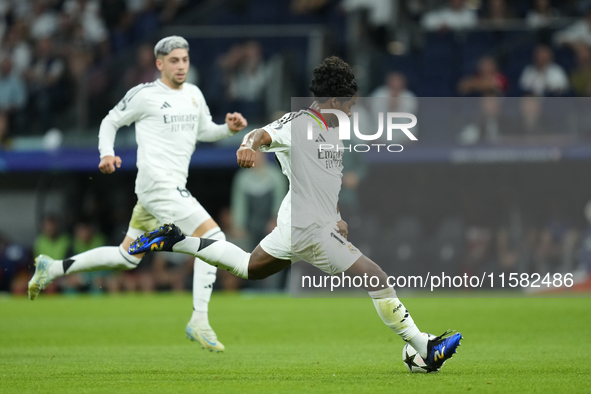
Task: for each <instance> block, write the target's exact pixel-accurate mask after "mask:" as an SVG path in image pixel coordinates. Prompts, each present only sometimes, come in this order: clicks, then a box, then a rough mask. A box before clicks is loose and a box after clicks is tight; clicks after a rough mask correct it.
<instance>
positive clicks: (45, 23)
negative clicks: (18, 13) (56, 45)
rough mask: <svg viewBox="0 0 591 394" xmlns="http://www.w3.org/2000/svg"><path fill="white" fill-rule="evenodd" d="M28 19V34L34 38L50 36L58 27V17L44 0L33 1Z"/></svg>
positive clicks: (39, 38)
mask: <svg viewBox="0 0 591 394" xmlns="http://www.w3.org/2000/svg"><path fill="white" fill-rule="evenodd" d="M32 5H33V7H32V12H31V15H30V19H29V21H28V22H29V26H30V27H29V34H30V36H31V38H32V39H34V40H41V39H45V38H50V37H51V36H52V35H53V34H54V33H55V32H56V31H57V28H58V24H59V17H58V14H57V13H56V12H54V11H53V10H52V9H51V8H50V7H49V4H48V3H47V2H45V1H33V2H32Z"/></svg>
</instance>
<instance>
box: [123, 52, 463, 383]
mask: <svg viewBox="0 0 591 394" xmlns="http://www.w3.org/2000/svg"><path fill="white" fill-rule="evenodd" d="M309 89H310V91H311V92H312V93H313V94H314V101H313V103H312V105H311V106H310V108H307V109H304V110H301V111H298V112H290V113H287V114H285V115H284V116H283V117H282V118H281V119H279V120H277V121H275V122H273V123H271V124H269V125H267V126H265V127H263V128H261V129H257V130H253V131H251V132H250V133H248V134H247V135H246V136H245V137H244V139H243V141H242V145H241V146H240V148H239V149H238V151H237V157H238V164H239V165H240V166H241V167H243V168H251V167H253V166H254V159H255V152H256V150H260V151H262V152H275V155H276V159H277V161H278V163H279V164H280V166H281V170H282V171H283V174H285V176H286V177H287V178H288V180H289V183H290V190H289V192H288V193H287V195H286V196H285V198H284V200H283V202H282V204H281V207H280V208H279V213H278V218H277V227H275V229H274V230H273V231H272V232H271V233H270V234H269V235H267V236H266V237H265V238H264V239H263V240H262V241H261V243H260V244H259V245H258V246H257V247H256V248H255V250H254V251H253V252H252V253H246V252H244V251H243V250H241V249H240V248H238V247H237V246H235V245H233V244H231V243H229V242H225V241H216V240H210V239H206V238H194V237H184V236H183V235H182V233H181V232H180V231H179V230H178V228H177V227H176V226H175V225H174V224H172V225H165V226H163V227H161V228H160V229H159V230H157V231H154V232H152V233H149V234H145V235H143V236H140V237H139V238H138V239H137V240H136V241H135V242H134V243H133V244H132V245H131V247H130V250H129V252H130V253H131V254H135V253H148V252H149V251H150V250H152V249H153V248H156V249H157V250H169V251H174V252H180V253H186V254H191V255H194V256H196V257H199V258H201V259H202V260H203V261H205V262H207V263H209V264H212V265H215V266H216V267H220V268H224V269H227V270H229V271H231V272H232V273H234V274H235V275H237V276H240V277H242V278H246V279H263V278H266V277H268V276H270V275H272V274H274V273H276V272H279V271H281V270H283V269H284V268H286V267H288V266H289V265H290V264H291V263H292V262H293V261H300V260H304V261H307V262H308V263H310V264H312V265H313V266H315V267H317V268H319V269H321V270H323V271H324V272H326V273H329V274H331V275H336V274H340V273H343V272H345V273H346V274H347V275H349V276H360V277H364V276H365V275H367V276H368V277H376V278H378V282H377V284H376V283H374V282H373V281H369V283H365V284H366V285H367V287H366V290H367V291H368V293H369V295H370V297H371V298H372V299H373V303H374V305H375V307H376V310H377V312H378V314H379V315H380V317H381V318H382V320H383V321H384V323H385V324H386V325H387V326H388V327H390V328H391V329H392V330H393V331H394V332H395V333H396V334H398V335H399V336H400V337H401V338H402V339H403V340H404V341H406V342H408V343H410V344H411V346H412V347H413V348H415V349H416V350H417V351H418V352H419V354H420V355H421V357H423V359H424V360H425V363H426V364H427V367H428V369H429V370H431V371H436V370H439V368H441V366H442V365H443V363H444V362H445V360H447V359H449V358H450V357H451V356H452V355H453V354H454V353H455V351H456V348H457V347H458V346H459V344H460V339H461V338H462V336H461V334H459V333H456V334H453V335H451V336H447V337H446V335H447V334H448V333H447V332H446V333H444V334H443V335H441V336H439V337H436V338H434V339H431V340H430V339H428V337H427V336H426V335H423V334H422V333H421V332H420V331H419V329H418V328H417V326H416V324H415V323H414V321H413V319H412V317H411V316H410V314H409V312H408V311H407V309H406V308H405V307H404V305H403V304H402V303H401V302H400V300H399V299H398V298H397V296H396V292H395V290H394V288H392V287H391V286H389V284H388V276H387V275H386V273H385V272H384V271H383V270H382V269H381V268H380V267H379V266H378V265H377V264H376V263H374V262H373V261H372V260H370V259H369V258H368V257H367V256H365V255H363V254H362V253H361V251H359V249H357V248H356V247H355V246H353V245H352V244H351V243H350V242H349V241H347V223H345V221H343V220H342V218H341V216H340V214H339V211H338V206H337V203H338V195H339V191H340V188H341V177H342V170H343V166H342V155H343V152H344V149H343V144H342V141H341V140H340V139H339V135H338V131H337V130H336V129H334V128H335V127H337V126H338V117H337V115H336V114H335V113H334V111H335V110H337V111H342V112H344V113H345V114H347V116H349V117H350V116H351V108H352V107H353V106H354V105H355V102H356V100H357V90H358V87H357V83H356V82H355V75H354V74H353V70H352V69H351V67H350V66H349V65H348V64H347V63H345V62H344V61H343V60H341V59H340V58H338V57H336V56H332V57H329V58H327V59H325V60H324V61H323V62H322V64H320V65H319V66H318V67H316V68H315V69H314V79H313V80H312V82H311V83H310V87H309ZM311 113H313V114H315V115H316V116H317V117H318V118H320V119H322V122H318V123H315V122H309V117H308V116H307V115H310V114H311ZM323 115H324V116H323ZM320 143H324V144H327V145H328V144H330V145H332V146H336V147H337V149H336V150H331V151H324V150H322V149H321V147H320ZM374 284H375V285H374Z"/></svg>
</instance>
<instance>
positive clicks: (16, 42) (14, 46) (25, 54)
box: [0, 21, 32, 75]
mask: <svg viewBox="0 0 591 394" xmlns="http://www.w3.org/2000/svg"><path fill="white" fill-rule="evenodd" d="M26 34H27V26H26V25H25V24H24V23H23V22H22V21H16V22H15V23H13V24H12V26H11V27H10V30H9V31H8V34H7V35H6V37H5V40H4V42H2V45H0V59H2V58H5V57H9V58H10V59H11V60H12V69H13V71H14V72H15V73H16V74H18V75H23V73H24V72H25V70H26V69H27V68H28V67H29V65H30V64H31V57H32V51H31V47H30V45H29V43H28V42H27V40H26Z"/></svg>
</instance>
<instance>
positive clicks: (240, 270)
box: [129, 224, 250, 279]
mask: <svg viewBox="0 0 591 394" xmlns="http://www.w3.org/2000/svg"><path fill="white" fill-rule="evenodd" d="M151 251H169V252H178V253H185V254H190V255H193V256H195V257H199V258H200V259H201V260H203V261H205V262H206V263H208V264H211V265H213V266H216V267H219V268H222V269H225V270H228V271H230V272H232V273H233V274H234V275H236V276H239V277H241V278H244V279H248V262H249V259H250V253H247V252H245V251H244V250H242V249H240V248H239V247H238V246H236V245H234V244H232V243H230V242H227V241H221V240H215V239H208V238H194V237H185V236H184V235H183V234H182V232H181V230H180V229H179V228H178V227H176V226H175V225H174V224H165V225H164V226H162V227H160V228H159V229H158V230H155V231H152V232H150V233H146V234H144V235H141V236H139V237H138V238H137V239H136V240H135V241H134V242H133V243H132V244H131V245H130V247H129V253H130V254H132V255H135V254H139V253H148V252H151Z"/></svg>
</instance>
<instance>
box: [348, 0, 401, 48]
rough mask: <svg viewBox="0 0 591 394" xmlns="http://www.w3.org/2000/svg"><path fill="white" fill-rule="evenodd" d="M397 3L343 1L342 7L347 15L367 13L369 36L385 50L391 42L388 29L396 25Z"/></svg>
mask: <svg viewBox="0 0 591 394" xmlns="http://www.w3.org/2000/svg"><path fill="white" fill-rule="evenodd" d="M397 3H398V2H397V1H392V0H373V1H367V0H342V2H341V7H342V8H343V10H344V11H345V12H347V13H353V12H366V13H367V23H366V25H367V34H368V35H369V37H370V38H371V40H372V41H373V42H374V43H375V44H376V45H377V46H378V47H380V48H385V47H386V44H387V43H388V42H389V41H390V37H389V35H390V34H389V32H388V27H389V26H391V25H393V24H394V25H396V24H397V23H398V18H397V15H396V11H397V8H398V7H397V6H398V4H397Z"/></svg>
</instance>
